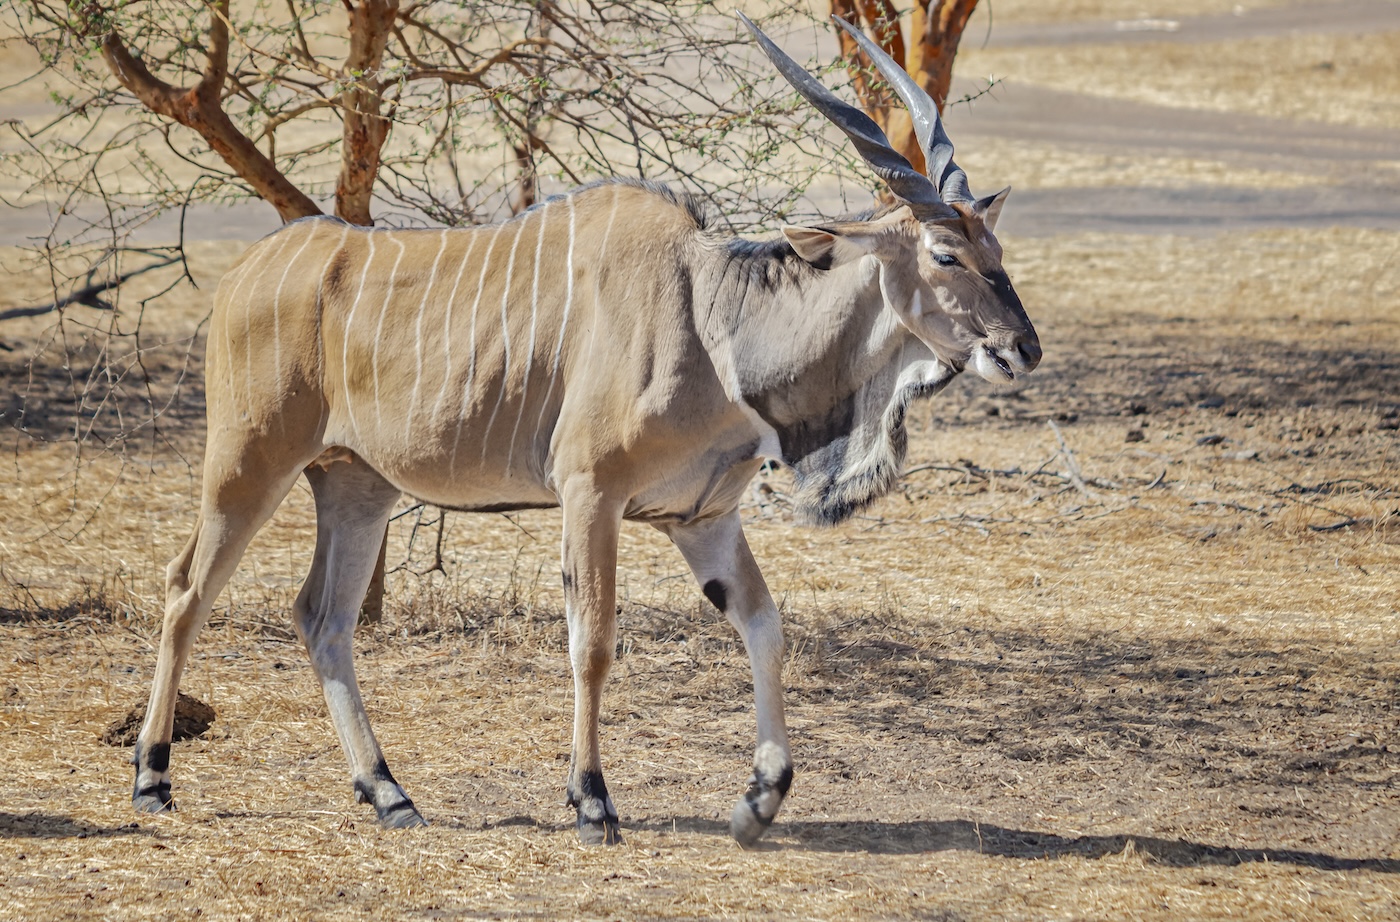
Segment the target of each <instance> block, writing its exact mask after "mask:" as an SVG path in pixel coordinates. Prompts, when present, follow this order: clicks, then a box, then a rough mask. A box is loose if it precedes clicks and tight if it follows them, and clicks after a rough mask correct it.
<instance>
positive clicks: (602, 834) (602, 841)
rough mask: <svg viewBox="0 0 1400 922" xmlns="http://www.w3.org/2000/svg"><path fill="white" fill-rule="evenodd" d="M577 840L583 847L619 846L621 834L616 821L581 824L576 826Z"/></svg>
mask: <svg viewBox="0 0 1400 922" xmlns="http://www.w3.org/2000/svg"><path fill="white" fill-rule="evenodd" d="M578 840H579V842H581V843H582V844H584V845H621V844H622V832H621V830H619V829H618V828H617V820H604V821H603V822H601V823H583V822H581V823H579V824H578Z"/></svg>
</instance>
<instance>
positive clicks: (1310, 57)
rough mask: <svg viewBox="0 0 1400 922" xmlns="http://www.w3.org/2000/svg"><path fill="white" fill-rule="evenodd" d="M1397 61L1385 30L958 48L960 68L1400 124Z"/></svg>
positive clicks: (1295, 115)
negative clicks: (1115, 76) (1128, 76)
mask: <svg viewBox="0 0 1400 922" xmlns="http://www.w3.org/2000/svg"><path fill="white" fill-rule="evenodd" d="M1397 59H1400V32H1383V33H1379V34H1374V35H1363V36H1357V35H1291V36H1284V37H1276V38H1259V39H1251V40H1248V41H1235V42H1223V43H1202V44H1176V43H1170V42H1164V43H1161V44H1131V45H1126V44H1125V45H1110V44H1104V45H1069V46H1059V47H1057V46H1051V47H1044V48H993V49H979V48H977V47H975V46H971V45H969V46H968V47H966V48H965V49H964V50H962V51H961V52H960V53H959V54H958V71H959V73H961V74H963V75H964V76H972V75H988V74H990V75H993V76H995V77H999V78H1002V79H1005V80H1008V81H1013V82H1024V83H1034V84H1039V85H1041V86H1046V87H1050V88H1052V89H1057V90H1064V91H1069V92H1077V93H1087V94H1090V95H1099V96H1108V97H1112V98H1116V99H1127V100H1132V101H1134V102H1143V103H1152V104H1157V105H1163V106H1175V107H1180V108H1195V109H1211V110H1217V111H1225V112H1239V113H1248V114H1250V115H1263V116H1269V117H1272V118H1291V119H1303V120H1308V121H1320V122H1331V123H1335V124H1339V125H1356V126H1362V127H1367V128H1396V127H1400V70H1397V69H1396V67H1395V63H1394V62H1395V61H1396V60H1397ZM1108 74H1131V75H1132V79H1130V80H1120V79H1105V75H1108Z"/></svg>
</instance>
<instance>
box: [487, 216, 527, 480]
mask: <svg viewBox="0 0 1400 922" xmlns="http://www.w3.org/2000/svg"><path fill="white" fill-rule="evenodd" d="M529 220H530V219H529V218H528V217H525V218H522V219H520V227H519V228H517V229H516V231H515V239H514V240H512V241H511V244H510V259H509V260H508V261H507V262H506V280H505V284H504V285H502V286H501V345H502V347H503V349H504V352H505V357H504V358H503V359H502V360H501V392H500V394H499V395H498V396H497V397H496V406H495V407H493V408H492V409H491V418H490V419H489V420H487V421H486V430H485V431H484V432H482V433H481V463H482V464H485V463H486V453H487V452H488V451H490V450H491V429H492V427H493V426H495V425H496V414H497V413H499V412H501V404H503V403H505V400H506V391H507V390H509V389H510V310H509V309H510V283H511V279H512V278H513V277H514V275H515V250H516V248H517V247H518V246H519V245H520V238H521V236H522V235H524V233H525V225H526V224H528V223H529Z"/></svg>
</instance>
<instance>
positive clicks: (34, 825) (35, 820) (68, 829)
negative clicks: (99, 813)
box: [0, 811, 151, 839]
mask: <svg viewBox="0 0 1400 922" xmlns="http://www.w3.org/2000/svg"><path fill="white" fill-rule="evenodd" d="M142 835H144V836H148V835H151V830H149V829H142V828H141V826H140V825H139V824H137V823H126V824H124V825H122V826H94V825H92V824H90V823H84V822H82V821H81V820H75V819H73V817H71V816H60V815H54V814H49V813H9V812H6V811H0V839H95V838H106V837H109V836H142Z"/></svg>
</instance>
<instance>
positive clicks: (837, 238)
mask: <svg viewBox="0 0 1400 922" xmlns="http://www.w3.org/2000/svg"><path fill="white" fill-rule="evenodd" d="M783 236H784V237H786V238H787V241H788V243H790V244H792V248H793V250H795V251H796V252H797V255H798V256H801V257H802V258H803V259H804V260H806V261H807V262H808V263H810V264H811V265H812V266H813V267H815V268H817V269H834V268H835V267H837V266H841V265H844V264H846V263H849V262H855V261H856V260H857V259H860V258H861V257H862V256H865V255H866V254H868V253H871V252H872V251H873V249H874V243H875V241H874V238H873V236H871V235H866V234H852V233H848V232H846V231H843V230H838V229H836V228H831V227H795V226H792V225H789V226H787V227H784V228H783Z"/></svg>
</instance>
